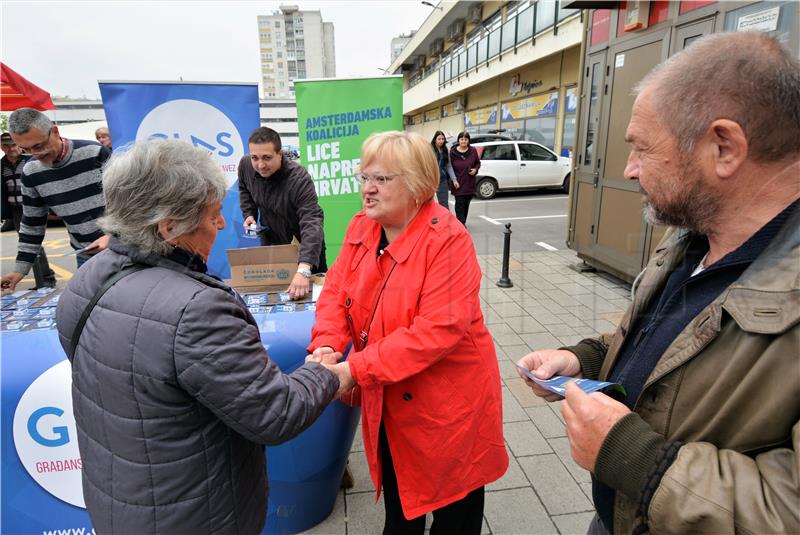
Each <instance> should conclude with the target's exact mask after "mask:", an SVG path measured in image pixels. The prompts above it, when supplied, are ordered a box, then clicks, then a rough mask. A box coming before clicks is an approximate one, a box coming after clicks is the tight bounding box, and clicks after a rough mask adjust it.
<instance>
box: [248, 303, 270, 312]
mask: <svg viewBox="0 0 800 535" xmlns="http://www.w3.org/2000/svg"><path fill="white" fill-rule="evenodd" d="M247 308H249V309H250V313H251V314H269V313H271V312H272V307H271V306H259V305H254V306H248V307H247Z"/></svg>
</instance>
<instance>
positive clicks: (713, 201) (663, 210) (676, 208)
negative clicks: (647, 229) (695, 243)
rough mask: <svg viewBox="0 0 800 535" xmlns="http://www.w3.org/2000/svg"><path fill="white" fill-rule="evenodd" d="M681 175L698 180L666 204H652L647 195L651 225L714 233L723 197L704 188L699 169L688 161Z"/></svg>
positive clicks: (646, 211)
mask: <svg viewBox="0 0 800 535" xmlns="http://www.w3.org/2000/svg"><path fill="white" fill-rule="evenodd" d="M680 176H682V177H683V178H684V179H685V178H687V177H690V176H693V177H695V180H694V181H693V183H692V184H691V186H689V187H686V188H684V189H681V190H680V191H679V192H677V194H676V195H675V197H674V199H673V200H672V201H671V202H669V203H668V204H665V205H663V206H655V205H653V203H652V202H651V201H650V200H649V199H648V198H647V196H645V198H644V215H645V219H646V220H647V222H648V223H650V224H651V225H667V226H672V227H680V228H685V229H687V230H690V231H692V232H695V233H697V234H702V235H704V236H708V235H709V234H712V233H713V229H714V227H715V223H716V219H717V214H719V211H720V207H721V206H722V198H721V196H720V195H719V194H718V193H715V192H713V191H709V190H708V189H705V188H704V187H703V184H702V180H701V179H700V177H699V173H698V171H697V170H696V169H695V168H694V167H693V166H692V164H691V163H689V162H685V163H684V165H682V166H681V172H680Z"/></svg>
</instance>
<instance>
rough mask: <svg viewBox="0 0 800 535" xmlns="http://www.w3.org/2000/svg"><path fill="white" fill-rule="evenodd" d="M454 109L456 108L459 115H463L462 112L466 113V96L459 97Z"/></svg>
mask: <svg viewBox="0 0 800 535" xmlns="http://www.w3.org/2000/svg"><path fill="white" fill-rule="evenodd" d="M453 108H454V109H455V110H456V112H458V113H461V112H462V111H464V95H459V96H458V97H457V98H456V102H455V104H454V105H453Z"/></svg>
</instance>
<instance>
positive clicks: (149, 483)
mask: <svg viewBox="0 0 800 535" xmlns="http://www.w3.org/2000/svg"><path fill="white" fill-rule="evenodd" d="M103 190H104V193H105V197H106V211H105V216H104V217H103V218H102V219H101V221H100V225H101V227H102V228H103V230H104V231H105V232H106V233H107V234H108V235H110V236H112V239H111V240H110V243H109V246H108V249H107V250H105V251H103V252H101V253H99V254H98V255H96V256H95V258H93V259H92V261H91V262H88V263H87V264H86V265H85V266H84V267H83V268H81V269H80V270H78V272H77V273H76V274H75V276H74V277H73V278H72V279H71V280H70V281H69V283H68V284H67V286H66V289H65V291H64V293H63V295H62V296H61V298H60V300H59V303H58V309H57V320H58V321H57V323H58V332H59V339H60V342H61V345H62V346H63V347H64V348H65V350H67V352H68V354H69V353H70V351H69V349H68V348H70V347H71V343H72V338H73V336H74V334H73V331H74V330H75V327H76V324H77V323H78V321H79V318H80V317H81V315H82V313H83V311H84V309H85V308H86V306H87V303H88V302H89V300H91V299H92V298H93V296H94V295H95V294H96V293H97V292H98V289H100V288H101V287H102V286H103V285H104V284H105V283H106V281H108V279H109V278H110V277H112V276H113V275H115V274H116V273H118V272H119V271H121V270H122V269H124V268H126V267H128V266H131V265H134V264H139V265H141V266H145V268H144V269H142V270H141V271H137V272H134V273H133V274H129V275H127V276H126V277H125V278H122V279H120V280H119V281H118V282H117V283H116V284H114V285H113V286H111V287H110V288H109V289H108V291H107V292H106V293H105V294H104V295H103V296H102V298H101V299H100V300H99V301H98V302H97V304H96V306H95V307H94V309H92V312H91V313H90V315H89V317H88V321H87V322H86V325H85V328H84V329H83V331H82V335H79V336H78V339H77V342H78V344H77V347H76V349H75V352H74V354H73V355H71V358H70V360H71V362H72V400H73V408H74V413H75V423H76V425H77V431H78V445H79V449H80V454H81V459H82V461H83V475H82V477H83V494H84V498H85V501H86V508H87V509H88V511H89V515H90V517H91V519H92V524H93V527H94V529H95V531H97V532H98V533H112V532H116V533H137V534H144V533H170V534H173V533H247V534H255V533H259V532H260V531H261V529H262V527H263V525H264V520H265V516H266V511H267V488H268V487H267V477H266V459H265V456H264V447H263V445H264V444H278V443H281V442H283V441H286V440H289V439H290V438H292V437H294V436H296V435H297V434H299V433H300V432H302V431H303V430H304V429H306V428H307V427H308V426H309V425H311V423H312V422H314V420H315V419H316V418H317V417H318V416H319V415H320V414H321V413H322V411H323V409H324V408H325V407H326V405H327V404H328V403H329V402H330V401H331V399H333V397H334V395H335V394H336V392H337V389H338V387H339V381H338V379H337V376H336V375H335V374H334V373H331V372H330V371H329V370H327V369H325V368H324V367H323V366H321V365H319V364H315V363H312V362H309V363H306V364H304V365H303V366H301V367H300V368H299V369H298V370H296V371H295V372H294V373H292V374H290V375H285V374H283V373H281V371H280V370H279V369H278V367H277V366H276V365H275V364H274V363H273V362H272V361H270V359H269V356H268V355H267V352H266V350H265V349H264V346H263V345H262V344H261V339H260V335H259V330H258V327H257V325H256V322H255V320H254V319H253V317H252V316H251V315H250V313H249V312H248V309H247V307H246V306H245V304H244V302H243V301H242V299H241V297H239V296H238V294H236V293H235V292H234V291H233V290H232V289H231V288H230V287H228V286H227V285H225V284H224V283H222V282H221V281H220V280H218V279H217V278H215V277H212V276H210V275H207V274H206V264H205V261H206V259H207V257H208V254H209V252H210V250H211V246H212V245H213V243H214V239H215V238H216V235H217V231H218V230H219V229H221V228H223V227H224V226H225V220H224V219H223V217H222V215H221V213H220V203H221V201H222V199H223V197H224V195H225V179H224V177H223V175H222V172H221V171H220V168H219V166H218V165H217V164H215V163H214V162H213V161H212V160H211V158H209V157H208V155H207V154H206V152H205V151H204V150H202V149H199V148H195V147H192V146H191V145H190V144H188V143H186V142H183V141H178V140H173V139H168V140H157V141H150V142H144V143H140V144H137V145H135V146H134V147H133V148H132V149H131V150H130V151H129V152H126V153H122V154H120V153H114V155H113V156H112V157H111V159H110V162H109V164H108V166H107V167H106V168H105V172H104V176H103Z"/></svg>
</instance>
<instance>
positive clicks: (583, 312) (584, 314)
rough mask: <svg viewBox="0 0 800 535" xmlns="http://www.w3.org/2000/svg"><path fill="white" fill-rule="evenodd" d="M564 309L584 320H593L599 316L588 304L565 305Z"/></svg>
mask: <svg viewBox="0 0 800 535" xmlns="http://www.w3.org/2000/svg"><path fill="white" fill-rule="evenodd" d="M564 310H566V311H567V312H569V313H570V314H572V315H573V316H575V317H577V318H580V319H582V320H593V319H595V318H597V314H595V312H594V310H592V309H591V308H589V307H587V306H586V305H578V306H565V307H564Z"/></svg>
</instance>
